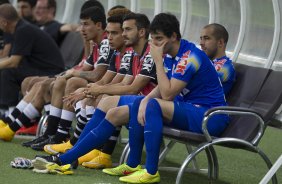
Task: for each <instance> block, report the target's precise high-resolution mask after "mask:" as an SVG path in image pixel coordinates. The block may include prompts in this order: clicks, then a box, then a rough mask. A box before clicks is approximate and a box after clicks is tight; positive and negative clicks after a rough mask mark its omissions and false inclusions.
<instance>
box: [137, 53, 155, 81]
mask: <svg viewBox="0 0 282 184" xmlns="http://www.w3.org/2000/svg"><path fill="white" fill-rule="evenodd" d="M139 75H143V76H146V77H150V78H152V79H156V65H155V62H154V60H153V58H152V56H151V55H150V54H147V55H146V56H145V58H144V60H143V63H142V68H141V71H140V73H139Z"/></svg>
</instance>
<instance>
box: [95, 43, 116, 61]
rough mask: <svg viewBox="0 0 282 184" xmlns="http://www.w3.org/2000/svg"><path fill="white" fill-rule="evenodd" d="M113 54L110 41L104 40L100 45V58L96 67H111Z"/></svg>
mask: <svg viewBox="0 0 282 184" xmlns="http://www.w3.org/2000/svg"><path fill="white" fill-rule="evenodd" d="M112 54H113V50H111V49H110V46H109V40H108V39H104V40H103V41H102V42H101V44H100V48H99V56H98V60H97V63H95V65H107V66H109V63H110V59H111V55H112Z"/></svg>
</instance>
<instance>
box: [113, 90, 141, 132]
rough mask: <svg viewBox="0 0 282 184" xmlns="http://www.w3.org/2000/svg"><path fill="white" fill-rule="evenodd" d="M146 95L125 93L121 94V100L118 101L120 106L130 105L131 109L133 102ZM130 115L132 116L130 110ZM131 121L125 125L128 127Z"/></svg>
mask: <svg viewBox="0 0 282 184" xmlns="http://www.w3.org/2000/svg"><path fill="white" fill-rule="evenodd" d="M144 97H145V96H141V95H123V96H120V99H119V102H118V107H119V106H123V105H127V106H128V107H129V111H130V109H131V106H132V104H133V102H134V101H135V100H136V99H138V98H144ZM129 116H130V112H129ZM128 126H129V123H127V124H126V125H125V127H126V128H127V129H128Z"/></svg>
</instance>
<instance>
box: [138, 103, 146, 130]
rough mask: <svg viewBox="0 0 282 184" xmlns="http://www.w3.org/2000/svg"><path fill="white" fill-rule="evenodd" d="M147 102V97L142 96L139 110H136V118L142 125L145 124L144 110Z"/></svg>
mask: <svg viewBox="0 0 282 184" xmlns="http://www.w3.org/2000/svg"><path fill="white" fill-rule="evenodd" d="M147 103H148V99H147V98H144V99H143V100H142V101H141V103H140V106H139V110H138V116H137V120H138V122H139V123H140V124H141V125H142V126H144V125H145V112H146V107H147Z"/></svg>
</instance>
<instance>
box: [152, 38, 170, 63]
mask: <svg viewBox="0 0 282 184" xmlns="http://www.w3.org/2000/svg"><path fill="white" fill-rule="evenodd" d="M166 43H167V41H163V42H162V43H161V44H160V45H159V46H157V45H155V44H154V43H153V42H152V41H150V42H149V44H150V54H151V56H152V58H153V59H154V61H155V62H156V63H157V62H158V61H162V58H163V54H164V47H165V45H166Z"/></svg>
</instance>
